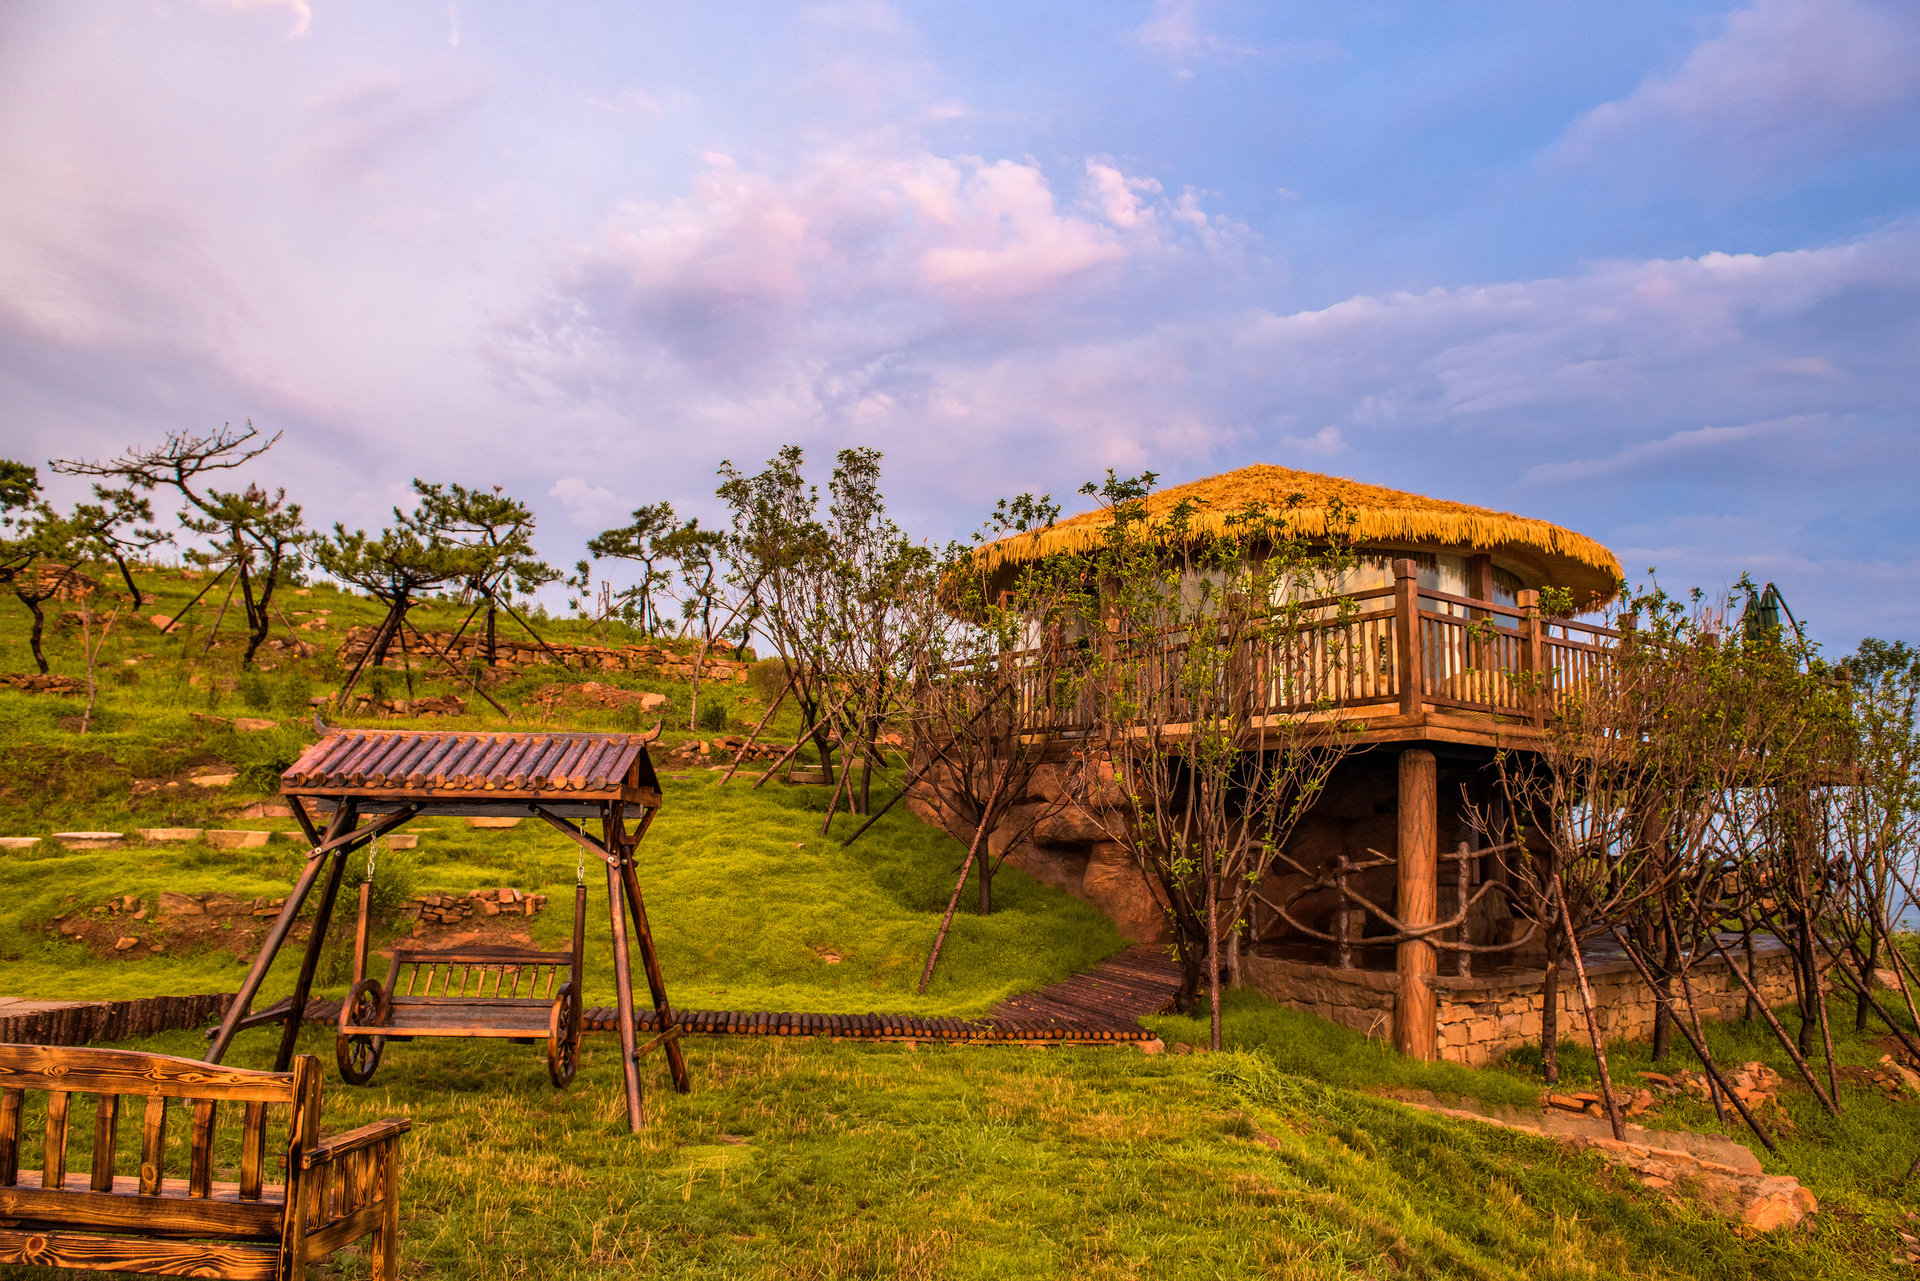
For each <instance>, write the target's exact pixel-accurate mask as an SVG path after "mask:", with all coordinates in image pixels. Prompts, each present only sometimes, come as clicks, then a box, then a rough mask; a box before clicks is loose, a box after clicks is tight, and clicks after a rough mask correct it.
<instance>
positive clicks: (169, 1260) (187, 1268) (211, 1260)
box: [0, 1229, 279, 1281]
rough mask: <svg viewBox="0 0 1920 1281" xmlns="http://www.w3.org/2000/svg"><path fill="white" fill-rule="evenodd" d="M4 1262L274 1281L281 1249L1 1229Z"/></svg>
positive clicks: (0, 1254)
mask: <svg viewBox="0 0 1920 1281" xmlns="http://www.w3.org/2000/svg"><path fill="white" fill-rule="evenodd" d="M0 1263H30V1264H34V1265H36V1266H38V1267H43V1268H84V1269H86V1270H87V1271H89V1272H146V1273H150V1274H153V1275H155V1276H169V1277H208V1276H213V1277H229V1278H233V1281H274V1275H275V1273H276V1271H277V1269H278V1267H279V1257H278V1251H276V1250H272V1249H267V1248H264V1247H260V1246H244V1245H203V1244H201V1243H199V1242H196V1241H140V1240H133V1239H129V1238H124V1237H121V1238H109V1237H89V1236H78V1235H75V1234H73V1233H69V1232H16V1231H9V1230H6V1229H0Z"/></svg>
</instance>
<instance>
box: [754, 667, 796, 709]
mask: <svg viewBox="0 0 1920 1281" xmlns="http://www.w3.org/2000/svg"><path fill="white" fill-rule="evenodd" d="M747 687H748V688H749V689H751V690H752V691H753V692H754V694H755V695H756V696H757V697H758V698H759V699H760V700H761V701H762V702H766V703H770V702H772V701H773V700H774V699H776V698H778V697H780V691H781V690H783V689H785V688H786V687H787V668H786V664H784V663H782V662H781V661H780V660H779V659H777V658H763V659H761V660H760V661H759V662H757V663H755V664H754V665H753V666H752V667H749V668H748V669H747Z"/></svg>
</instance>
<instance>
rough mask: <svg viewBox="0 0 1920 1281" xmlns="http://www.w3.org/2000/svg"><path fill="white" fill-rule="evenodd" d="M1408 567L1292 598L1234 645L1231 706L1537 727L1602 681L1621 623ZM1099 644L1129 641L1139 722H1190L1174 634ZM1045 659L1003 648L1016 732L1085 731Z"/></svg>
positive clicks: (1180, 642)
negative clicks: (1422, 576)
mask: <svg viewBox="0 0 1920 1281" xmlns="http://www.w3.org/2000/svg"><path fill="white" fill-rule="evenodd" d="M1415 572H1416V571H1415V566H1414V564H1413V562H1412V561H1408V560H1401V561H1396V562H1394V574H1395V579H1394V585H1393V586H1391V587H1379V588H1374V589H1371V590H1368V591H1362V592H1354V593H1352V594H1350V595H1346V596H1343V597H1327V598H1323V599H1320V600H1312V601H1305V602H1302V604H1301V606H1300V612H1301V613H1302V614H1304V616H1305V617H1306V618H1307V619H1308V620H1309V621H1307V622H1306V623H1304V624H1301V625H1298V626H1292V627H1289V628H1288V629H1287V634H1286V635H1285V636H1284V637H1283V638H1280V639H1277V640H1276V639H1262V640H1258V641H1251V642H1248V643H1246V644H1244V645H1243V646H1242V647H1241V650H1240V653H1239V654H1237V655H1236V656H1235V657H1234V660H1233V663H1232V664H1231V667H1230V680H1231V682H1232V687H1233V696H1234V697H1235V698H1236V699H1242V700H1246V702H1245V703H1243V704H1242V710H1244V711H1245V712H1247V713H1248V714H1251V715H1253V716H1268V715H1287V714H1295V715H1297V714H1301V713H1306V712H1312V711H1315V710H1325V709H1356V710H1357V709H1377V713H1379V714H1387V715H1395V714H1397V715H1402V716H1417V715H1420V714H1422V713H1425V712H1430V711H1431V712H1438V713H1442V714H1446V713H1453V714H1467V715H1475V716H1482V717H1488V716H1490V717H1493V718H1495V719H1498V720H1501V721H1509V722H1517V723H1531V724H1533V725H1536V726H1539V725H1544V724H1545V723H1546V720H1547V718H1548V717H1550V716H1552V715H1553V713H1554V710H1555V708H1556V707H1557V706H1559V704H1560V703H1561V701H1562V700H1563V699H1564V698H1565V697H1566V696H1567V695H1568V694H1569V693H1570V692H1571V691H1574V690H1577V689H1580V688H1583V687H1586V686H1587V685H1589V684H1590V683H1591V682H1593V681H1596V680H1599V679H1602V678H1603V677H1604V676H1605V674H1606V672H1607V670H1608V668H1609V665H1610V664H1611V661H1612V657H1611V656H1612V653H1613V650H1614V648H1615V646H1616V645H1617V644H1618V643H1619V640H1620V636H1621V633H1620V632H1619V631H1617V630H1615V629H1613V628H1610V627H1602V626H1599V625H1598V624H1593V623H1582V622H1577V621H1574V620H1570V619H1561V618H1550V617H1546V616H1543V615H1542V614H1541V612H1540V609H1539V603H1538V594H1537V593H1535V592H1521V593H1520V595H1519V601H1518V603H1517V604H1515V605H1503V604H1499V603H1497V602H1494V601H1485V600H1476V599H1473V598H1471V597H1467V596H1455V595H1451V594H1449V593H1446V592H1440V591H1434V590H1429V589H1425V588H1421V587H1420V586H1419V584H1418V580H1417V578H1416V576H1415ZM1087 643H1088V644H1095V643H1098V642H1097V641H1089V642H1087ZM1109 643H1113V644H1122V645H1132V646H1134V647H1135V648H1136V653H1135V654H1132V655H1128V656H1126V657H1127V660H1128V661H1125V662H1124V663H1122V664H1120V666H1121V667H1123V668H1124V669H1125V670H1126V671H1127V672H1128V673H1129V678H1130V680H1131V681H1132V688H1131V689H1130V690H1129V695H1130V697H1132V698H1134V699H1136V700H1137V701H1138V702H1139V704H1140V705H1141V706H1142V708H1143V712H1142V716H1141V719H1142V720H1143V721H1148V720H1151V721H1155V722H1161V723H1169V722H1171V723H1178V722H1182V721H1184V720H1187V719H1190V718H1191V715H1192V709H1191V708H1190V707H1189V706H1187V699H1186V698H1185V697H1184V696H1183V693H1182V690H1181V684H1182V683H1181V682H1180V680H1179V679H1178V673H1179V671H1180V668H1181V664H1182V663H1183V662H1185V660H1186V650H1187V644H1188V642H1187V641H1186V640H1185V638H1184V637H1182V636H1179V635H1174V636H1161V637H1155V638H1153V639H1152V640H1151V641H1138V640H1136V641H1126V640H1121V641H1114V642H1109ZM1042 659H1043V655H1042V654H1041V653H1040V651H1037V650H1025V651H1020V652H1017V653H1011V654H1008V655H1006V656H1005V660H1004V665H1003V666H1002V669H1001V670H1002V672H1003V673H1004V674H1006V675H1009V676H1010V677H1011V678H1012V680H1013V682H1014V685H1015V690H1016V693H1017V698H1018V705H1019V707H1020V709H1021V715H1022V720H1023V723H1024V725H1025V727H1026V729H1027V731H1028V732H1030V733H1079V732H1085V731H1086V730H1088V729H1091V728H1092V726H1093V722H1094V714H1093V703H1092V699H1091V696H1090V694H1089V691H1088V690H1087V689H1086V688H1085V684H1084V682H1083V681H1079V680H1076V679H1075V678H1074V677H1073V676H1072V675H1070V674H1068V670H1067V669H1070V668H1071V667H1072V663H1071V662H1065V663H1049V662H1045V661H1042Z"/></svg>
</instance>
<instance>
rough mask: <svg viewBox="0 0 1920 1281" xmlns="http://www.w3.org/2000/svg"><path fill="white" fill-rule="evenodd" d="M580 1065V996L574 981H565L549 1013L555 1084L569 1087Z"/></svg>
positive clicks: (550, 1058)
mask: <svg viewBox="0 0 1920 1281" xmlns="http://www.w3.org/2000/svg"><path fill="white" fill-rule="evenodd" d="M579 1066H580V999H579V998H578V997H576V996H575V995H574V994H573V984H571V983H562V984H561V985H560V995H559V996H558V997H557V998H555V1000H554V1002H553V1009H552V1011H551V1012H549V1013H548V1015H547V1075H548V1076H550V1077H552V1078H553V1088H554V1089H556V1090H560V1089H565V1088H566V1086H567V1083H568V1082H569V1081H571V1080H573V1073H574V1069H575V1068H577V1067H579Z"/></svg>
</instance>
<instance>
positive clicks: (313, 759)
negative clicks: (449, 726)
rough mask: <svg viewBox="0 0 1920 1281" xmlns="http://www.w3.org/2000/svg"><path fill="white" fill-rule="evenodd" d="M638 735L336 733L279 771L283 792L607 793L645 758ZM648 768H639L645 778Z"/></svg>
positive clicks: (644, 743) (644, 739) (643, 740)
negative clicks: (282, 771) (636, 763)
mask: <svg viewBox="0 0 1920 1281" xmlns="http://www.w3.org/2000/svg"><path fill="white" fill-rule="evenodd" d="M647 742H648V736H646V735H641V734H564V733H526V734H484V733H471V732H435V731H433V730H392V729H389V730H352V729H343V730H335V731H333V732H331V733H329V734H327V735H326V736H325V737H324V738H322V739H321V740H320V741H319V742H317V743H315V744H314V745H313V746H312V747H309V748H308V749H307V750H306V751H305V752H303V753H301V755H300V759H299V760H297V761H295V762H294V763H293V765H292V766H291V767H290V768H288V770H287V771H286V773H284V774H282V775H281V776H280V785H281V787H282V788H284V789H287V790H290V791H292V790H307V791H311V790H325V791H332V790H339V789H348V788H351V789H354V790H363V789H364V790H372V791H380V790H387V791H399V790H405V791H435V792H453V793H462V794H468V795H470V794H472V793H475V792H606V791H610V790H613V789H616V788H618V787H619V786H620V785H621V783H622V782H623V781H624V780H625V779H626V777H627V774H628V771H630V770H631V769H632V768H633V764H634V762H635V761H636V760H639V759H642V758H644V757H645V756H646V752H647ZM651 774H652V770H651V769H650V768H649V769H647V770H644V771H643V775H645V776H647V781H648V782H651V777H650V776H651Z"/></svg>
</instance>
